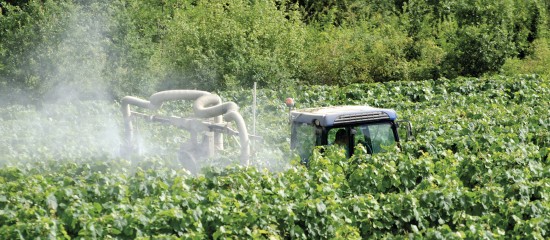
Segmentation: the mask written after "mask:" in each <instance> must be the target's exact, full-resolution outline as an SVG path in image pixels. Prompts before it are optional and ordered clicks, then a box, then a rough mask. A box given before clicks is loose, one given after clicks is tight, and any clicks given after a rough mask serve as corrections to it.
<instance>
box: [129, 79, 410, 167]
mask: <svg viewBox="0 0 550 240" xmlns="http://www.w3.org/2000/svg"><path fill="white" fill-rule="evenodd" d="M254 96H255V94H254ZM254 99H255V97H254ZM168 101H191V102H192V105H193V114H192V115H190V116H184V117H179V116H162V115H157V114H155V113H153V114H147V113H143V112H139V111H136V110H134V109H131V106H132V107H134V108H136V107H137V108H138V109H139V108H141V109H145V110H149V111H153V112H156V111H157V110H159V109H160V108H161V107H162V105H163V103H165V102H168ZM286 104H287V106H288V107H289V119H290V122H291V129H292V130H291V148H292V149H294V150H295V151H297V152H298V153H299V154H300V156H301V158H302V161H303V162H305V163H307V160H308V159H309V156H310V155H311V153H312V151H313V148H314V147H315V146H325V145H333V144H339V145H342V146H344V147H345V149H346V154H347V156H348V157H351V155H352V154H353V152H354V151H355V149H356V148H357V147H358V146H359V145H362V146H363V147H365V148H366V150H367V152H368V153H369V154H375V153H380V152H384V151H385V150H386V149H388V147H391V146H395V145H397V146H399V141H400V136H405V137H406V138H410V137H411V136H412V131H411V129H412V126H411V123H410V122H408V121H396V119H397V115H396V113H395V111H394V110H392V109H382V108H373V107H368V106H336V107H323V108H308V109H301V110H292V108H293V107H294V100H292V99H291V98H288V99H287V100H286ZM254 109H255V101H254ZM238 110H239V107H238V106H237V104H235V103H233V102H225V103H224V102H222V100H221V98H220V97H219V96H218V95H215V94H212V93H209V92H204V91H198V90H169V91H162V92H158V93H155V94H153V95H151V96H150V97H149V99H148V100H145V99H141V98H137V97H132V96H126V97H124V98H122V100H121V111H122V115H123V120H124V129H125V130H124V137H123V143H122V146H121V155H122V156H123V157H129V156H131V155H132V154H136V153H138V154H139V151H140V149H139V144H138V143H137V142H138V141H137V137H136V136H134V135H136V134H137V129H134V126H133V125H134V122H135V121H136V119H138V118H139V119H143V120H146V121H149V122H156V123H161V124H166V125H171V126H175V127H177V128H180V129H183V130H186V131H188V132H189V133H190V138H189V139H188V141H186V142H184V143H182V144H181V146H180V150H179V153H178V158H179V159H180V161H182V162H183V163H184V165H185V166H186V168H187V169H188V170H190V171H191V172H192V173H196V172H197V171H198V169H197V160H199V159H202V158H209V157H212V156H214V154H215V152H216V151H217V150H223V149H224V146H223V135H233V136H238V139H239V146H240V148H241V156H240V162H241V165H244V166H246V165H248V164H249V157H250V139H253V140H254V139H261V138H260V137H258V136H255V123H254V125H253V126H254V127H253V129H254V131H253V132H254V134H248V130H247V127H246V125H245V122H244V119H243V117H242V116H241V114H240V113H239V112H238ZM254 112H255V111H254ZM253 115H254V122H255V113H254V114H253ZM230 122H233V123H234V124H235V126H236V128H237V129H233V128H232V127H231V126H230V125H229V123H230ZM400 129H403V130H404V131H405V132H402V133H401V135H400V134H399V132H400V131H401V130H400Z"/></svg>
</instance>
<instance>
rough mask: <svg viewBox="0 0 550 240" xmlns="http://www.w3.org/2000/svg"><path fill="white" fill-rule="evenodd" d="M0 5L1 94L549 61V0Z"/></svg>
mask: <svg viewBox="0 0 550 240" xmlns="http://www.w3.org/2000/svg"><path fill="white" fill-rule="evenodd" d="M0 8H1V15H0V23H1V24H0V34H1V35H0V38H1V40H2V41H0V86H1V87H2V89H1V90H0V91H2V95H3V99H6V101H4V102H11V101H26V102H29V101H36V100H39V99H43V98H59V97H60V96H63V97H64V98H80V99H82V98H105V97H115V98H120V97H121V96H124V95H150V94H151V93H152V92H154V91H158V90H163V89H172V88H200V89H203V90H210V91H220V90H229V89H239V88H243V87H245V88H247V87H248V86H251V85H252V84H253V82H258V83H259V85H260V86H262V87H263V86H265V87H284V86H288V85H292V84H306V85H315V84H329V85H338V84H339V85H346V84H350V83H364V82H383V81H391V80H422V79H438V78H440V77H446V78H451V79H452V78H455V77H458V76H482V75H490V74H495V73H499V72H502V73H510V74H515V73H533V72H529V71H536V72H537V73H542V72H541V70H540V69H534V68H533V67H531V66H544V65H545V62H544V59H546V58H544V57H543V56H542V54H543V53H539V52H538V50H542V51H543V50H544V49H545V46H546V45H547V42H548V38H549V34H548V30H547V29H548V28H549V27H550V21H549V18H548V14H549V10H550V3H548V1H530V0H507V1H488V0H453V1H451V0H445V1H423V0H395V1H379V0H377V1H369V2H365V1H331V0H330V1H329V0H327V1H297V0H284V1H274V0H261V1H245V0H224V1H207V0H201V1H196V0H184V1H182V0H166V1H153V0H147V1H137V0H116V1H76V0H63V1H52V0H46V1H39V0H29V1H21V2H12V1H4V2H0ZM507 61H508V63H507V64H506V66H505V67H504V68H503V65H504V64H505V63H506V62H507ZM22 95H24V96H31V97H20V96H22Z"/></svg>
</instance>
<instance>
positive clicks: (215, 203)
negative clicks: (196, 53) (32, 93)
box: [0, 75, 550, 239]
mask: <svg viewBox="0 0 550 240" xmlns="http://www.w3.org/2000/svg"><path fill="white" fill-rule="evenodd" d="M218 94H219V95H220V96H221V97H222V99H224V101H233V102H235V103H237V104H238V105H239V106H240V111H241V113H242V114H243V116H244V118H245V120H246V121H247V123H250V122H251V120H252V93H251V90H242V91H226V92H219V93H218ZM140 97H143V98H146V96H140ZM257 97H258V100H257V102H258V107H257V135H260V136H262V140H261V141H258V142H256V143H254V144H255V145H254V147H255V148H254V151H253V156H252V158H251V159H252V160H251V161H252V163H251V166H250V167H242V166H238V165H237V164H238V162H239V160H238V152H237V150H238V146H236V144H235V143H234V142H233V141H230V140H231V139H230V138H228V139H227V143H225V144H226V146H227V149H228V150H227V151H226V152H223V153H222V154H221V155H220V156H217V157H216V158H213V159H209V160H208V161H205V162H203V163H202V166H204V169H203V170H202V172H201V173H200V174H199V175H197V176H193V175H191V174H189V172H188V171H186V170H185V169H183V167H182V165H181V163H179V162H177V160H176V158H175V154H174V153H175V151H176V149H177V146H178V143H179V142H181V141H182V139H185V138H186V137H187V136H186V135H185V133H182V132H179V131H176V130H174V129H170V128H157V126H150V125H148V124H146V123H140V124H139V127H140V130H141V136H142V145H143V152H142V154H141V155H140V156H133V157H131V158H128V159H125V158H121V157H119V154H118V151H119V147H120V143H121V140H120V136H121V134H122V132H121V128H122V114H121V113H120V110H119V108H120V106H119V104H118V103H117V102H114V101H113V102H108V101H87V102H72V103H45V104H43V105H41V106H23V105H13V106H7V107H3V108H0V136H1V137H0V146H1V147H0V239H38V238H48V239H50V238H52V239H71V238H83V239H113V238H114V239H128V238H138V239H151V238H154V239H156V238H162V239H172V238H173V239H179V238H183V239H228V238H229V239H249V238H260V239H263V238H266V239H319V238H323V239H324V238H331V239H333V238H336V239H367V238H376V239H378V238H389V239H405V238H407V239H408V238H414V239H423V238H427V239H511V238H515V239H548V238H550V230H549V229H550V81H549V80H548V79H545V78H541V77H539V76H536V75H518V76H515V77H502V76H493V77H484V78H458V79H453V80H448V79H439V80H429V81H414V82H411V81H406V82H385V83H369V84H351V85H347V86H343V87H335V86H314V87H299V86H294V87H290V88H288V89H283V90H271V89H260V90H259V91H258V96H257ZM286 97H294V99H295V100H296V102H297V107H299V108H302V107H314V106H331V105H371V106H374V107H384V108H393V109H395V110H396V111H397V113H398V118H400V119H408V120H410V121H411V122H412V124H413V128H414V135H415V138H414V140H412V141H408V142H404V143H402V144H401V148H395V149H391V150H390V151H388V152H386V153H381V154H376V155H368V154H366V151H362V150H361V149H359V150H357V151H356V152H355V154H354V155H353V156H352V157H351V158H349V159H348V158H346V157H345V153H344V152H342V151H341V150H339V149H337V148H333V147H327V148H326V149H324V151H323V153H322V154H321V153H320V151H319V149H315V150H313V151H314V154H313V157H312V159H311V160H310V166H309V167H307V168H306V167H305V166H303V165H301V164H299V163H298V162H299V160H298V158H297V157H296V156H295V155H294V154H293V153H292V152H291V151H290V147H289V134H290V133H289V132H290V130H289V125H288V122H287V121H288V116H287V114H288V113H287V111H288V109H286V107H285V106H284V103H283V101H284V99H285V98H286ZM188 110H189V105H181V104H178V103H173V104H169V105H167V106H166V108H164V110H163V111H166V112H167V113H173V112H176V113H177V112H185V111H188ZM248 125H249V126H248V127H249V128H250V127H251V124H248ZM249 131H251V129H249Z"/></svg>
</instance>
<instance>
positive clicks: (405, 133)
mask: <svg viewBox="0 0 550 240" xmlns="http://www.w3.org/2000/svg"><path fill="white" fill-rule="evenodd" d="M286 105H287V106H288V108H289V121H290V124H291V138H290V139H291V141H290V144H291V149H294V150H295V151H297V152H298V154H299V155H300V157H301V159H302V162H305V163H307V161H308V159H309V156H310V155H311V153H312V149H313V148H314V147H315V146H327V145H341V146H342V147H343V148H345V150H346V155H347V157H351V155H353V153H354V152H355V149H356V148H357V147H358V146H359V145H361V146H363V147H364V148H365V150H366V151H367V153H369V154H376V153H381V152H385V151H386V150H387V149H389V148H391V147H392V146H398V147H400V144H399V142H400V141H401V140H408V139H411V138H412V136H413V135H412V124H411V123H410V122H409V121H406V120H403V121H397V114H396V113H395V110H393V109H383V108H375V107H369V106H333V107H320V108H306V109H299V110H292V108H293V107H294V100H293V99H291V98H288V99H287V100H286ZM401 138H403V139H401Z"/></svg>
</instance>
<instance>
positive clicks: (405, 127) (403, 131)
mask: <svg viewBox="0 0 550 240" xmlns="http://www.w3.org/2000/svg"><path fill="white" fill-rule="evenodd" d="M396 124H397V132H398V133H399V138H400V140H401V139H403V136H405V137H404V139H403V140H405V141H410V140H413V139H414V136H413V131H412V123H411V122H410V121H408V120H401V121H397V122H396Z"/></svg>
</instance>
